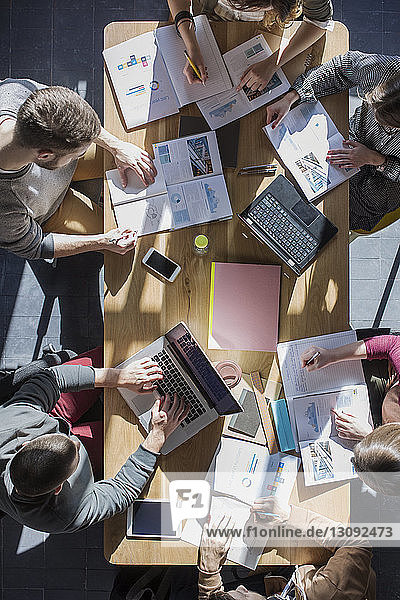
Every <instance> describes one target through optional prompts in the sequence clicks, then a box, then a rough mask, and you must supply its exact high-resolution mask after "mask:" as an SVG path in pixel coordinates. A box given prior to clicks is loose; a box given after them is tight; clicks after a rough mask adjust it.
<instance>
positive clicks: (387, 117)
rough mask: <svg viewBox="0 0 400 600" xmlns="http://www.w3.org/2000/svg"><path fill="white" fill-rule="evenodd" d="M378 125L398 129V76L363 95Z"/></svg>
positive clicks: (399, 81)
mask: <svg viewBox="0 0 400 600" xmlns="http://www.w3.org/2000/svg"><path fill="white" fill-rule="evenodd" d="M365 99H366V101H367V102H368V104H370V105H371V106H372V108H373V109H374V112H375V118H376V120H377V121H378V123H379V124H380V125H383V126H385V125H386V126H387V127H400V76H399V75H395V76H394V77H391V78H390V79H388V80H387V81H385V82H383V83H380V84H379V85H377V86H376V87H375V88H374V89H373V90H372V92H369V93H367V94H366V95H365Z"/></svg>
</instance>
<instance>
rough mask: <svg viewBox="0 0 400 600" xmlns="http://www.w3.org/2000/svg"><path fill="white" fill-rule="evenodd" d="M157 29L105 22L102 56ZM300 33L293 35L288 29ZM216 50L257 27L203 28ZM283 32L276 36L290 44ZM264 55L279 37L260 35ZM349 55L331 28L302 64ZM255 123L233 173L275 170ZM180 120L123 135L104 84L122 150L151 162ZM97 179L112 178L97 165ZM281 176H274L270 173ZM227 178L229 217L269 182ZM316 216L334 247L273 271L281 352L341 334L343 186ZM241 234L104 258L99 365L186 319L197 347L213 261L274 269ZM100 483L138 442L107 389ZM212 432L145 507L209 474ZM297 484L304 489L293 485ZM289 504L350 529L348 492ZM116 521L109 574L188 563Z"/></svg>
mask: <svg viewBox="0 0 400 600" xmlns="http://www.w3.org/2000/svg"><path fill="white" fill-rule="evenodd" d="M158 25H159V24H158V23H155V22H135V23H129V22H121V23H111V24H109V25H108V26H107V27H106V30H105V47H106V48H108V47H110V46H113V45H115V44H117V43H120V42H122V41H125V40H127V39H129V38H131V37H133V36H135V35H139V34H141V33H144V32H147V31H149V30H152V29H154V28H155V27H157V26H158ZM297 26H298V23H297V24H295V25H294V26H293V28H295V27H297ZM212 28H213V30H214V33H215V36H216V39H217V41H218V44H219V47H220V49H221V51H222V52H225V51H227V50H230V49H231V48H233V47H235V46H237V45H238V44H240V43H242V42H244V41H246V40H247V39H249V38H250V37H252V36H253V35H255V34H256V33H259V30H258V24H256V23H213V24H212ZM291 32H292V31H291V30H289V31H286V32H285V35H290V34H291ZM265 37H266V39H267V41H268V43H269V45H270V46H271V48H272V49H273V50H274V49H275V48H277V47H278V45H279V42H280V40H279V38H278V37H276V36H274V35H271V34H266V35H265ZM347 48H348V32H347V29H346V28H345V27H344V25H342V24H341V23H336V24H335V29H334V31H333V32H332V33H328V34H327V36H326V39H322V40H320V41H319V42H317V43H316V44H315V45H314V47H313V48H312V56H311V63H312V64H320V63H321V62H323V61H326V60H328V59H329V58H331V57H332V56H335V55H337V54H340V53H343V52H345V51H346V50H347ZM308 53H309V51H305V52H304V53H303V54H302V55H300V56H299V57H297V58H296V59H294V60H293V61H292V62H291V63H289V64H288V65H287V68H285V69H284V70H285V72H286V75H287V76H288V78H289V80H291V81H293V80H294V78H295V77H296V75H298V74H299V73H300V72H302V71H304V63H305V60H306V58H307V55H308ZM323 104H324V106H325V108H326V109H327V110H328V112H329V113H330V115H331V116H332V118H333V120H334V121H335V123H336V125H337V127H338V129H339V130H340V131H341V132H342V134H343V135H344V136H347V133H348V100H347V94H345V93H344V94H341V95H336V96H334V97H330V98H326V99H324V100H323ZM181 114H192V115H196V114H199V112H198V109H197V107H196V105H194V104H193V105H190V106H187V107H184V108H183V109H182V110H181ZM264 124H265V109H259V110H257V111H256V112H254V113H252V114H250V115H248V116H246V117H244V118H243V119H242V120H241V126H240V144H239V156H238V168H240V167H242V166H248V165H254V164H260V163H270V162H275V163H277V162H278V161H277V158H276V155H275V154H274V152H273V148H272V146H271V144H270V143H269V141H268V140H267V137H266V136H265V134H264V133H263V132H262V130H261V128H262V126H263V125H264ZM178 125H179V115H174V116H171V117H169V118H166V119H162V120H159V121H156V122H153V123H149V124H148V125H146V126H143V127H140V128H137V129H136V130H134V131H133V132H131V133H126V131H125V130H124V129H123V126H122V124H121V120H120V118H119V116H118V113H117V110H116V107H115V103H114V100H113V97H112V91H111V89H110V87H109V83H108V80H107V77H106V78H105V128H106V129H107V130H108V131H110V132H112V133H113V134H115V135H116V136H118V137H119V138H121V139H124V140H128V141H130V142H133V143H135V144H137V145H139V146H142V147H144V148H146V150H147V151H148V152H150V153H151V152H152V147H151V144H152V143H154V142H158V141H163V140H168V139H173V138H176V137H177V136H178ZM105 160H106V165H105V166H106V168H112V159H111V157H109V156H107V157H106V159H105ZM279 172H284V170H283V168H282V167H281V166H279V168H278V173H279ZM225 178H226V183H227V186H228V191H229V195H230V199H231V203H232V207H233V212H234V213H236V212H239V211H241V210H243V209H244V208H245V207H246V206H247V205H248V204H249V202H250V201H251V200H252V199H253V198H254V197H255V196H256V195H257V193H259V192H260V191H261V190H262V189H264V188H265V187H266V186H267V185H268V184H269V183H270V182H271V179H270V178H263V177H262V176H249V177H237V175H236V172H235V171H234V170H233V169H226V170H225ZM319 208H320V209H321V210H323V212H324V213H325V214H326V215H327V216H328V218H329V219H331V220H332V221H333V222H334V223H335V224H336V225H337V226H338V228H339V233H338V234H337V236H336V237H335V238H334V239H333V240H332V241H331V242H330V243H329V245H328V246H327V247H326V248H325V249H324V250H323V252H322V253H321V255H320V256H319V257H318V259H317V261H316V262H314V264H313V265H312V266H310V267H309V269H308V270H307V271H306V272H305V273H304V274H303V275H302V276H301V277H299V278H297V277H295V276H294V274H292V272H291V271H290V270H289V269H287V268H285V267H284V268H283V272H284V273H287V274H288V276H289V277H286V276H282V282H281V302H280V327H279V339H280V341H286V340H290V339H296V338H301V337H307V336H314V335H319V334H323V333H332V332H335V331H341V330H345V329H348V328H349V323H348V310H349V309H348V184H347V183H343V184H342V185H341V186H339V187H338V188H336V189H334V190H332V191H331V192H329V193H328V194H326V195H325V196H323V200H322V201H321V202H320V204H319ZM114 223H115V221H114V217H113V213H112V210H111V207H110V203H109V199H108V197H107V195H106V200H105V226H106V230H108V229H110V228H112V227H114V226H115V225H114ZM242 231H243V229H242V226H241V224H240V222H239V220H238V219H237V217H236V216H234V217H233V219H232V220H230V221H225V222H221V223H214V224H210V225H202V226H198V227H194V228H190V229H182V230H179V231H175V232H173V233H165V234H159V235H149V236H146V237H144V238H142V239H141V240H140V242H139V244H138V247H137V250H136V251H135V254H134V256H133V255H132V254H130V255H127V256H124V257H119V256H116V255H114V254H112V253H109V254H106V256H105V282H106V286H107V292H106V297H105V319H104V320H105V366H107V367H111V366H114V365H116V364H118V363H120V362H121V361H123V360H125V359H126V358H128V357H129V356H131V355H132V354H134V353H135V352H136V351H138V350H140V349H142V348H143V347H145V346H146V345H147V344H149V343H150V342H152V341H153V340H154V339H156V338H157V337H159V336H160V335H162V334H164V333H165V332H166V331H167V330H168V329H169V328H171V327H172V326H174V325H175V324H176V323H178V322H179V321H181V320H184V321H185V322H186V323H187V324H188V325H189V327H190V329H191V330H192V331H193V333H194V335H195V336H196V338H197V339H198V340H199V342H200V343H201V344H202V345H203V347H204V348H207V323H208V303H209V287H210V263H211V261H212V260H216V261H230V262H246V263H262V264H280V261H279V259H278V258H277V257H276V255H275V254H274V253H273V252H270V251H269V250H268V249H267V248H266V247H265V246H263V245H261V244H260V243H259V242H257V241H256V240H254V239H252V238H249V239H246V238H245V237H243V236H242V235H241V233H242ZM200 232H201V233H205V234H206V235H207V236H209V238H210V251H209V253H208V254H207V255H206V256H205V257H198V256H196V255H194V254H193V251H192V242H193V238H194V236H195V235H197V234H198V233H200ZM151 246H155V247H156V248H158V249H159V250H160V251H162V252H164V253H166V254H167V255H168V256H170V257H171V258H172V259H175V260H176V261H177V262H178V263H179V264H180V265H181V266H182V273H181V274H180V276H179V277H178V279H177V280H176V282H175V283H174V284H173V285H168V284H164V283H161V282H160V281H159V280H158V279H156V278H155V277H152V276H151V275H150V274H148V273H147V272H146V270H145V269H144V268H142V266H141V259H142V258H143V256H144V254H145V253H146V251H147V250H148V249H149V248H150V247H151ZM208 355H209V357H210V358H211V360H213V361H214V360H220V359H223V358H227V357H229V358H230V359H233V360H235V361H237V362H238V363H239V364H240V365H241V367H242V369H243V371H244V372H250V371H254V370H259V371H260V372H261V373H262V375H263V376H264V377H266V376H267V375H268V372H269V369H270V366H271V362H272V358H273V355H272V354H268V353H263V352H239V351H236V352H229V353H228V352H226V351H225V352H224V351H215V350H210V351H208ZM105 392H106V393H105V403H104V406H105V415H104V420H105V475H106V477H112V476H113V475H114V474H115V473H116V472H117V471H118V469H119V468H120V467H121V466H122V464H123V463H124V462H125V460H126V459H127V458H128V456H129V455H130V454H131V452H133V451H134V450H135V449H136V448H137V446H138V444H139V443H140V442H141V440H142V439H143V438H142V435H141V433H140V431H139V430H138V427H137V420H136V417H135V416H134V414H133V413H132V412H131V411H130V410H129V409H128V407H127V405H126V404H125V402H124V401H123V399H122V398H121V396H120V395H119V393H118V391H116V390H112V391H110V390H106V391H105ZM221 429H222V419H219V420H218V421H216V422H214V423H213V424H211V425H210V426H209V427H207V428H206V429H203V430H202V431H201V432H200V433H199V434H198V435H197V436H195V437H194V438H192V439H191V440H189V441H188V442H186V443H185V444H184V445H182V446H180V447H179V448H177V449H176V450H175V451H174V452H173V453H171V455H169V456H168V457H161V458H160V459H159V461H158V469H157V472H156V474H155V476H154V478H153V479H152V481H151V484H150V486H148V488H146V490H145V496H148V497H153V498H157V497H158V498H162V497H167V490H168V487H167V484H168V481H167V478H166V477H165V475H164V473H165V472H182V471H189V472H191V471H193V472H204V471H206V470H207V468H208V466H209V463H210V461H211V458H212V456H213V454H214V451H215V448H216V446H217V444H218V440H219V437H220V433H221ZM299 479H302V478H299ZM292 501H293V502H294V503H296V504H300V505H301V506H304V507H308V508H311V509H313V510H316V511H317V512H320V513H322V514H325V515H326V516H329V517H331V518H333V519H337V520H344V521H346V520H347V519H348V514H349V486H348V484H345V485H337V486H334V485H323V486H318V488H316V489H315V488H305V489H304V487H303V486H302V484H301V483H298V484H297V485H296V488H295V490H294V492H293V495H292ZM125 522H126V517H125V515H119V516H116V517H114V518H113V519H110V520H108V521H105V541H104V545H105V556H106V558H107V559H108V560H109V561H111V562H113V563H117V564H134V565H138V564H194V563H196V560H197V549H196V548H194V547H193V546H191V545H189V544H186V543H184V542H181V543H180V544H179V545H178V547H177V545H176V543H174V544H172V543H171V542H162V543H161V542H154V541H147V540H146V541H137V540H136V541H128V540H127V539H126V538H125ZM311 559H312V560H314V561H320V560H322V554H321V551H319V550H317V549H308V550H306V549H295V548H293V547H291V548H290V549H288V551H287V552H283V551H282V550H280V555H277V554H276V551H272V552H269V553H266V554H264V555H263V557H262V560H261V563H263V564H284V563H286V562H287V561H289V562H291V563H292V564H294V563H296V562H297V563H299V562H300V563H304V562H308V561H310V560H311Z"/></svg>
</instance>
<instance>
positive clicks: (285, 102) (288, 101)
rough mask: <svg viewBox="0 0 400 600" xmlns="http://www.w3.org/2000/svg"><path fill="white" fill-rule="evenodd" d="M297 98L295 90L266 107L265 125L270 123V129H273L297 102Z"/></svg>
mask: <svg viewBox="0 0 400 600" xmlns="http://www.w3.org/2000/svg"><path fill="white" fill-rule="evenodd" d="M299 98H300V96H299V94H298V93H297V92H296V91H295V90H291V91H290V92H288V93H287V94H285V95H284V96H282V98H280V99H279V100H277V101H276V102H273V103H272V104H270V105H269V106H267V125H269V124H270V123H272V129H275V127H276V126H277V125H278V124H279V123H280V122H281V121H282V119H283V117H285V116H286V115H287V114H288V112H289V110H290V108H291V106H292V104H294V103H295V102H296V101H297V100H299Z"/></svg>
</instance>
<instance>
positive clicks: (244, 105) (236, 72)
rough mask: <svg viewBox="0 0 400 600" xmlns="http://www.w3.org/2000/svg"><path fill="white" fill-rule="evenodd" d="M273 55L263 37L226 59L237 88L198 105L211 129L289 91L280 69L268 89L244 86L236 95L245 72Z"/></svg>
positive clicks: (249, 42) (241, 45) (239, 48)
mask: <svg viewBox="0 0 400 600" xmlns="http://www.w3.org/2000/svg"><path fill="white" fill-rule="evenodd" d="M271 54H272V53H271V49H270V47H269V46H268V44H267V42H266V41H265V39H264V36H263V35H257V36H255V37H253V38H251V39H250V40H248V41H247V42H244V44H240V46H237V47H236V48H233V50H229V52H226V53H225V54H224V55H223V58H224V61H225V64H226V66H227V68H228V71H229V74H230V76H231V78H232V82H233V85H234V87H232V88H230V89H229V90H227V91H225V92H222V93H220V94H218V95H216V96H212V97H210V98H207V99H206V100H201V101H200V102H198V103H197V106H198V107H199V109H200V111H201V112H202V114H203V116H204V118H205V119H206V121H207V123H208V124H209V126H210V127H211V129H218V127H222V126H223V125H226V124H227V123H230V122H231V121H235V120H236V119H240V118H241V117H243V116H244V115H247V114H249V113H251V112H252V111H253V110H256V109H257V108H260V106H264V105H265V104H267V103H268V102H271V101H272V100H274V99H275V98H277V97H278V96H280V95H281V94H283V93H285V92H286V91H287V90H288V89H289V87H290V84H289V82H288V80H287V78H286V76H285V74H284V73H283V71H282V69H278V71H277V72H276V73H275V74H274V75H273V77H272V79H271V81H270V82H269V84H268V85H267V87H266V88H265V89H263V90H261V91H259V90H257V91H253V90H251V89H249V88H247V87H246V86H245V87H244V88H243V89H242V90H240V91H239V92H237V91H236V86H237V85H238V83H239V81H240V77H241V76H242V74H243V72H244V71H245V70H246V69H247V68H248V67H249V66H251V65H253V64H254V63H256V62H259V61H261V60H264V59H265V58H267V57H268V56H270V55H271Z"/></svg>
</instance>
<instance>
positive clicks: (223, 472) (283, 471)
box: [214, 436, 298, 505]
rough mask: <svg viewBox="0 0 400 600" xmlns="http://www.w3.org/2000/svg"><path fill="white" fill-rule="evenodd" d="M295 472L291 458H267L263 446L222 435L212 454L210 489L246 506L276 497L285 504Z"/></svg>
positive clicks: (278, 454)
mask: <svg viewBox="0 0 400 600" xmlns="http://www.w3.org/2000/svg"><path fill="white" fill-rule="evenodd" d="M297 471H298V459H297V458H296V457H295V456H290V455H289V454H284V453H282V452H279V453H277V454H273V455H270V454H269V452H268V449H267V448H266V446H260V445H259V444H253V443H251V442H246V441H242V440H237V439H234V438H230V437H224V436H222V438H221V445H220V447H219V448H218V449H217V452H216V462H215V478H214V490H215V491H216V492H219V493H222V494H227V495H230V496H235V498H237V499H238V500H240V501H242V502H246V503H247V504H249V505H251V504H253V502H254V500H255V499H256V498H261V497H264V496H276V497H277V498H279V499H280V500H281V501H282V502H283V503H286V504H287V503H288V502H289V498H290V495H291V493H292V490H293V486H294V483H295V481H296V475H297Z"/></svg>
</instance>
